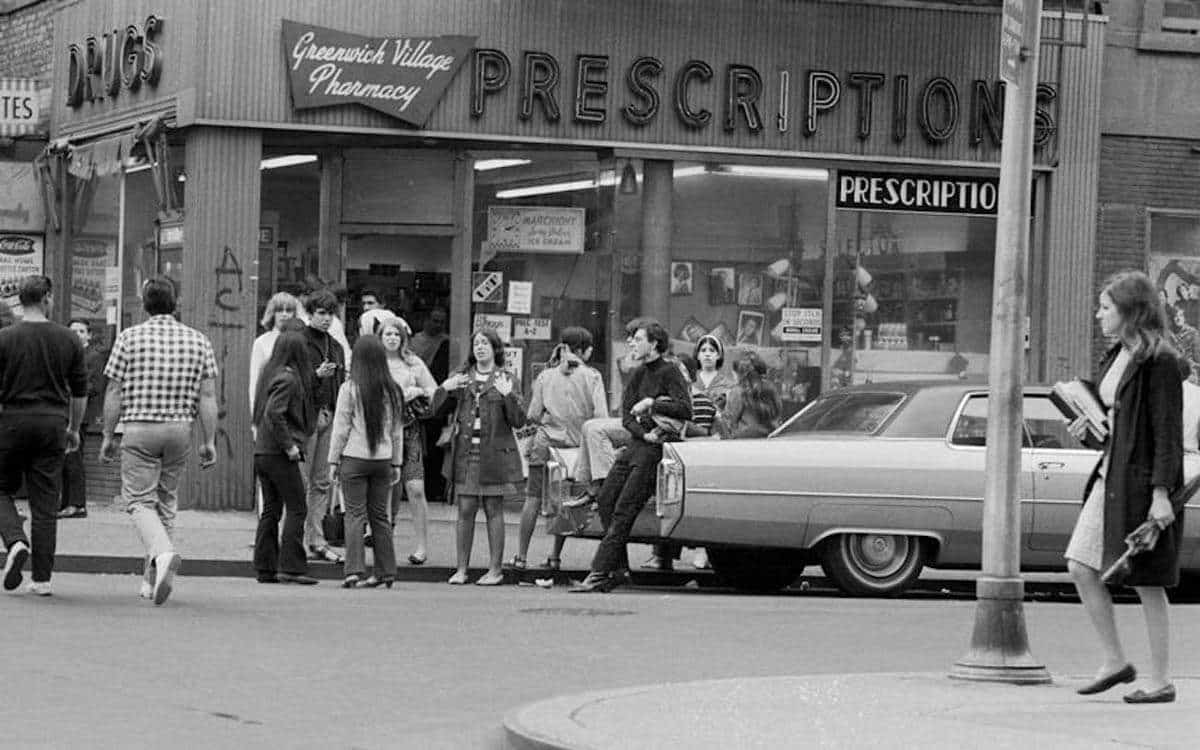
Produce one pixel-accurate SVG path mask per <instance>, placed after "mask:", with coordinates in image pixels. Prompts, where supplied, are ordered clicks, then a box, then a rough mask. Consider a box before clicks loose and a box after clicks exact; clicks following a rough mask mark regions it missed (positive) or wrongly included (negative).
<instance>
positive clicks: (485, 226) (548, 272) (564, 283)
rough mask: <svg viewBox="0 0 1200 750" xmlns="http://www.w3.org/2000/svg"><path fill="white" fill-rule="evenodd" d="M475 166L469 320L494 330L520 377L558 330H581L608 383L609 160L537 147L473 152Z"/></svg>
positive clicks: (542, 360) (542, 358)
mask: <svg viewBox="0 0 1200 750" xmlns="http://www.w3.org/2000/svg"><path fill="white" fill-rule="evenodd" d="M474 166H475V197H474V202H473V220H474V221H473V223H474V242H473V243H472V278H471V282H470V283H471V312H472V316H473V321H472V326H471V327H472V328H478V327H481V326H487V327H489V328H493V329H494V330H496V332H497V333H498V334H499V335H500V338H501V339H502V340H503V341H504V342H505V346H506V351H505V359H506V360H507V362H508V364H509V365H510V366H511V368H512V369H513V371H514V372H517V373H519V375H520V377H521V381H522V383H525V384H528V383H530V382H532V379H533V378H535V377H537V375H538V374H539V373H540V372H541V370H542V369H543V368H544V367H545V364H546V362H547V361H548V360H549V359H550V356H551V353H552V350H553V348H554V345H555V344H556V343H557V341H558V337H559V335H560V333H561V332H562V330H563V329H564V328H566V327H568V326H580V327H583V328H586V329H587V330H588V331H590V332H591V334H592V338H593V341H594V343H595V346H594V350H593V354H592V361H591V365H592V366H593V367H595V368H596V369H597V370H599V371H600V372H601V374H603V375H604V376H605V380H606V382H610V378H611V377H612V375H613V373H612V372H611V367H612V358H611V351H612V343H613V342H612V340H611V338H612V336H613V326H612V325H611V320H612V318H611V316H610V311H611V310H612V309H613V296H614V291H615V290H614V285H613V275H614V262H613V257H614V256H613V249H614V248H613V243H614V232H613V226H614V220H613V217H614V199H615V195H616V190H617V187H618V184H619V181H620V178H619V176H618V175H617V173H616V171H615V169H614V165H613V163H612V161H611V160H601V159H597V158H596V156H595V155H593V154H591V153H574V152H554V153H546V152H540V153H535V154H528V155H519V154H518V155H512V156H509V155H506V156H505V158H503V159H496V158H486V159H485V158H479V159H476V160H475V163H474ZM635 236H636V235H635ZM616 328H617V330H618V332H619V330H620V326H619V325H618V326H616ZM456 364H457V363H451V366H455V365H456Z"/></svg>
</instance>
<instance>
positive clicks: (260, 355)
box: [250, 292, 300, 414]
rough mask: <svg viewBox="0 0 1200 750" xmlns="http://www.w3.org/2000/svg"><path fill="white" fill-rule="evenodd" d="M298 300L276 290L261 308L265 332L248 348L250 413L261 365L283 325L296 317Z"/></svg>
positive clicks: (260, 373) (265, 360)
mask: <svg viewBox="0 0 1200 750" xmlns="http://www.w3.org/2000/svg"><path fill="white" fill-rule="evenodd" d="M298 307H300V301H299V300H297V299H296V298H295V297H293V296H292V295H290V294H288V293H287V292H277V293H276V294H275V295H274V296H272V297H271V299H270V300H268V301H267V307H266V309H265V310H263V316H262V321H261V322H262V327H263V328H265V329H267V331H266V333H264V334H263V335H261V336H259V337H258V338H256V339H254V348H252V349H251V350H250V413H252V414H253V413H254V396H255V394H256V393H258V378H259V376H261V375H262V371H263V367H264V366H265V365H266V364H267V360H269V359H270V358H271V351H272V350H273V349H274V348H275V340H276V339H278V338H279V332H280V331H282V330H283V327H284V325H285V324H286V323H287V322H288V321H289V320H292V319H293V318H295V317H296V309H297V308H298Z"/></svg>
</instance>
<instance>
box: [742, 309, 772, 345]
mask: <svg viewBox="0 0 1200 750" xmlns="http://www.w3.org/2000/svg"><path fill="white" fill-rule="evenodd" d="M764 318H765V316H764V315H763V314H762V313H760V312H755V311H753V310H742V311H741V312H739V313H738V327H737V339H736V342H735V343H736V344H737V345H738V346H762V336H763V330H762V329H763V323H764V322H765V320H764Z"/></svg>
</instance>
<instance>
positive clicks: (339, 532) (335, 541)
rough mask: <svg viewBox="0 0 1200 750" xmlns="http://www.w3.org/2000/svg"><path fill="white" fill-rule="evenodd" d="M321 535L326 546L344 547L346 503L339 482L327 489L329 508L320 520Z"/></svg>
mask: <svg viewBox="0 0 1200 750" xmlns="http://www.w3.org/2000/svg"><path fill="white" fill-rule="evenodd" d="M321 533H323V534H324V535H325V543H326V544H331V545H333V546H334V547H345V546H346V502H345V498H343V497H342V484H341V482H334V483H333V484H332V485H330V487H329V507H328V508H326V509H325V517H324V518H322V519H321Z"/></svg>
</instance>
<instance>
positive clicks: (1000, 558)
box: [950, 0, 1050, 684]
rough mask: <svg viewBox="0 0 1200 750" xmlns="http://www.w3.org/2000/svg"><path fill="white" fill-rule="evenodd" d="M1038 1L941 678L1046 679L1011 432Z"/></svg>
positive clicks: (1011, 110) (1017, 443) (1031, 13)
mask: <svg viewBox="0 0 1200 750" xmlns="http://www.w3.org/2000/svg"><path fill="white" fill-rule="evenodd" d="M1041 10H1042V3H1041V0H1026V1H1025V14H1026V18H1027V19H1033V20H1032V21H1031V22H1027V23H1026V24H1025V38H1024V40H1023V47H1022V50H1021V55H1020V63H1019V68H1018V70H1019V72H1018V79H1017V81H1016V85H1012V83H1011V82H1010V84H1009V85H1008V86H1007V87H1006V88H1005V92H1004V137H1003V142H1002V145H1001V148H1000V196H999V208H998V215H997V220H996V268H995V278H994V282H993V287H992V305H993V307H992V340H991V354H990V359H989V365H988V378H989V398H988V427H987V464H986V466H987V479H986V486H985V492H984V501H983V574H982V575H981V576H980V578H979V579H978V581H977V582H976V587H975V596H976V606H975V628H974V632H973V633H972V635H971V647H970V650H969V651H968V652H967V654H966V655H965V656H963V657H962V658H961V659H959V660H958V661H957V662H955V664H954V668H953V669H952V670H951V672H950V676H951V677H954V678H958V679H965V680H985V681H992V682H1011V683H1020V684H1031V683H1047V682H1050V674H1049V672H1047V671H1046V668H1045V667H1044V666H1043V665H1041V664H1039V663H1037V662H1036V660H1034V658H1033V656H1032V655H1031V654H1030V652H1029V639H1028V634H1027V633H1026V630H1025V610H1024V605H1023V602H1024V596H1025V582H1024V581H1023V580H1022V579H1021V575H1020V571H1021V546H1020V545H1021V508H1020V494H1021V482H1020V471H1021V433H1022V410H1021V394H1022V374H1023V354H1024V336H1023V333H1024V321H1025V295H1026V286H1027V284H1026V278H1025V277H1026V273H1027V271H1026V269H1027V267H1028V257H1029V200H1030V180H1031V178H1032V172H1033V120H1034V94H1035V92H1036V87H1037V70H1038V47H1039V45H1040V37H1041V34H1040V32H1041V23H1040V19H1041Z"/></svg>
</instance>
